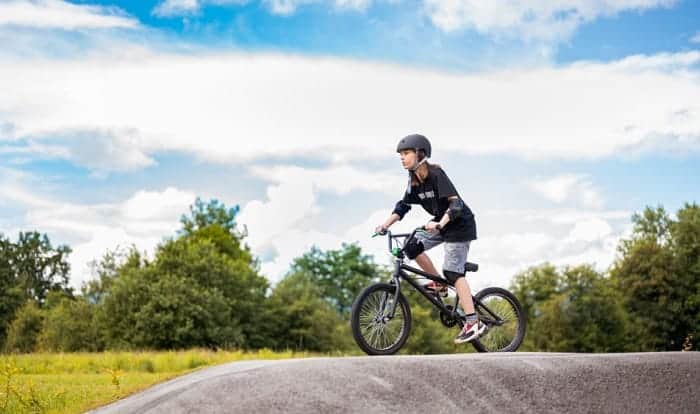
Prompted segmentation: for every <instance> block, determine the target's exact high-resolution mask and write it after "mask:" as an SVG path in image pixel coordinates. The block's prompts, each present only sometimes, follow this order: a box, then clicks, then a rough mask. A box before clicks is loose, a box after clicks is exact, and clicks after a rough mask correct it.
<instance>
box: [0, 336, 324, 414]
mask: <svg viewBox="0 0 700 414" xmlns="http://www.w3.org/2000/svg"><path fill="white" fill-rule="evenodd" d="M308 356H316V355H311V354H307V353H294V352H291V351H289V352H272V351H268V350H261V351H257V352H243V351H218V352H213V351H207V350H189V351H179V352H175V351H171V352H103V353H75V354H27V355H2V356H0V413H3V414H4V413H81V412H84V411H86V410H89V409H91V408H96V407H99V406H101V405H105V404H107V403H110V402H112V401H115V400H117V399H120V398H123V397H125V396H127V395H129V394H132V393H134V392H137V391H140V390H142V389H145V388H147V387H149V386H151V385H153V384H156V383H158V382H162V381H164V380H167V379H170V378H173V377H176V376H178V375H182V374H185V373H188V372H191V371H193V370H196V369H198V368H201V367H205V366H209V365H216V364H221V363H224V362H231V361H242V360H249V359H286V358H302V357H308Z"/></svg>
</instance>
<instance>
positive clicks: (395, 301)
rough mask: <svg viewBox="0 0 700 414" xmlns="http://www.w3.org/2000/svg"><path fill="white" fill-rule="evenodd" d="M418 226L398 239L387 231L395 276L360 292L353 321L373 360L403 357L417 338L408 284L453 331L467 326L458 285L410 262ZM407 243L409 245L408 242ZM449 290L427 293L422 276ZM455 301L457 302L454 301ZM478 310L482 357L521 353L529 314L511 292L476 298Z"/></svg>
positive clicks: (470, 266) (469, 266) (486, 292)
mask: <svg viewBox="0 0 700 414" xmlns="http://www.w3.org/2000/svg"><path fill="white" fill-rule="evenodd" d="M423 230H425V228H424V227H418V228H416V229H415V230H413V232H411V233H406V234H392V233H391V232H390V231H386V232H384V233H383V234H378V233H377V234H375V235H374V236H372V237H375V236H378V235H384V234H386V236H387V239H388V241H389V252H391V255H392V256H393V261H394V272H393V274H392V276H391V280H390V281H389V282H388V283H382V282H380V283H375V284H373V285H370V286H368V287H366V288H365V289H363V290H362V292H360V294H359V295H358V296H357V298H356V299H355V302H354V303H353V305H352V312H351V316H350V322H351V327H352V334H353V337H354V339H355V342H356V343H357V345H358V346H359V347H360V349H362V350H363V351H364V352H365V353H367V354H368V355H391V354H394V353H396V352H398V351H399V350H400V349H401V347H402V346H403V345H404V344H405V343H406V340H407V339H408V336H409V334H410V333H411V308H410V306H409V304H408V301H407V300H406V297H405V296H404V295H403V294H402V293H401V283H402V281H405V282H407V283H408V284H409V285H410V286H412V287H413V288H414V289H416V290H417V291H418V292H420V293H421V295H423V296H424V297H425V298H426V299H427V300H428V301H429V302H430V303H431V304H432V305H433V306H435V307H436V308H437V309H438V310H439V311H440V321H441V322H442V324H443V325H444V326H445V327H447V328H452V327H455V326H459V328H460V329H461V328H462V327H463V326H464V323H465V316H464V314H463V312H462V311H461V310H458V309H459V296H458V295H457V293H456V290H455V288H454V284H452V283H450V282H449V281H448V280H446V279H444V278H442V277H441V276H439V275H434V274H431V273H427V272H424V271H422V270H420V269H416V268H414V267H411V266H408V265H407V264H405V263H404V261H405V260H406V256H405V253H404V247H405V246H406V245H408V243H409V242H410V241H411V240H412V239H413V237H415V235H416V232H417V231H423ZM402 240H403V242H402ZM464 266H465V271H466V272H476V271H477V270H478V269H479V266H478V265H477V264H476V263H470V262H467V263H465V265H464ZM416 275H419V276H422V277H424V278H427V279H430V280H433V281H435V282H437V283H441V284H443V285H447V289H448V294H447V295H444V297H443V295H441V294H440V293H439V292H437V291H435V292H433V291H429V290H427V289H425V288H424V287H423V286H422V285H421V284H420V283H419V282H418V281H417V276H416ZM452 298H454V302H453V303H450V302H452ZM472 298H473V300H474V309H475V310H476V312H477V313H478V315H479V319H480V320H481V322H482V323H484V324H485V325H486V330H485V331H484V333H483V334H482V335H481V336H480V337H479V338H478V339H475V340H473V341H472V342H471V344H472V346H473V347H474V348H475V349H476V350H477V351H479V352H512V351H515V350H517V349H518V347H519V346H520V344H521V343H522V341H523V338H524V337H525V314H524V312H523V308H522V306H521V305H520V302H518V299H517V298H516V297H515V296H514V295H513V294H512V293H510V292H509V291H507V290H506V289H502V288H499V287H489V288H486V289H483V290H481V291H479V292H477V293H476V295H473V296H472Z"/></svg>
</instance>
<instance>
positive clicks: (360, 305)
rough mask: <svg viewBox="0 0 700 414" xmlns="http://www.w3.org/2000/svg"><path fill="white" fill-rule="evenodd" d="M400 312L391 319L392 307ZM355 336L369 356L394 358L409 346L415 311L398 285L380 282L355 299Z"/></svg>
mask: <svg viewBox="0 0 700 414" xmlns="http://www.w3.org/2000/svg"><path fill="white" fill-rule="evenodd" d="M394 302H396V311H395V313H394V316H393V317H390V315H389V312H390V311H391V308H392V306H393V305H392V304H393V303H394ZM350 323H351V326H352V335H353V337H354V338H355V342H357V345H358V346H359V347H360V349H362V350H363V351H364V352H365V353H367V354H368V355H391V354H395V353H396V352H398V350H399V349H401V347H402V346H403V345H404V344H405V343H406V339H408V335H409V333H410V332H411V309H410V308H409V306H408V302H407V301H406V298H404V296H403V295H402V294H399V296H398V297H396V286H393V285H390V284H388V283H377V284H374V285H371V286H369V287H367V288H365V289H364V290H363V291H362V292H361V293H360V295H359V296H358V297H357V299H355V303H353V305H352V314H351V317H350Z"/></svg>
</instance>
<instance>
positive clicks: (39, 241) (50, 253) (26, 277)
mask: <svg viewBox="0 0 700 414" xmlns="http://www.w3.org/2000/svg"><path fill="white" fill-rule="evenodd" d="M69 253H70V249H69V248H68V247H67V246H59V247H56V248H54V247H53V246H52V245H51V242H50V241H49V239H48V237H47V236H46V235H40V234H39V233H38V232H26V233H25V232H21V233H19V237H18V240H17V242H12V241H11V240H9V239H8V238H6V237H5V236H3V235H2V234H0V348H1V347H2V345H3V344H4V343H5V341H6V339H7V329H8V328H9V326H10V323H11V322H12V320H13V319H14V318H15V312H16V311H17V309H18V308H19V307H20V306H22V304H23V303H24V302H25V301H26V300H33V301H35V302H36V303H37V304H39V305H41V304H42V303H43V302H44V300H45V299H46V295H47V294H48V293H49V292H50V291H56V290H58V291H66V292H70V289H69V288H68V273H69V270H70V267H69V265H68V261H67V258H68V254H69Z"/></svg>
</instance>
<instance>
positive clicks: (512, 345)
mask: <svg viewBox="0 0 700 414" xmlns="http://www.w3.org/2000/svg"><path fill="white" fill-rule="evenodd" d="M475 297H476V298H477V299H478V300H479V301H481V302H482V303H484V304H486V305H487V306H489V303H488V302H489V298H501V299H504V300H505V301H506V302H505V303H507V304H508V305H510V306H509V307H510V310H509V311H512V312H513V314H514V316H515V318H514V319H513V320H512V321H514V322H516V323H517V326H516V327H515V329H514V332H515V335H514V336H513V338H512V339H511V340H510V341H509V342H508V343H507V344H504V345H503V346H501V345H496V341H495V340H494V338H497V336H495V335H493V334H498V335H501V336H502V335H505V334H507V333H508V330H511V329H512V328H513V327H512V325H507V324H508V322H511V320H508V321H507V322H506V324H504V325H503V326H497V325H492V326H488V325H487V326H488V328H489V329H488V331H487V332H485V333H484V334H483V335H482V337H480V338H479V339H476V340H474V341H472V346H473V347H474V349H476V350H477V351H479V352H515V351H516V350H517V349H518V348H519V347H520V345H521V344H522V343H523V339H524V338H525V329H526V319H525V313H524V312H523V307H522V306H521V305H520V302H519V301H518V298H516V297H515V295H513V294H512V293H510V292H509V291H507V290H505V289H502V288H498V287H490V288H486V289H484V290H482V291H480V292H479V293H477V294H476V296H475ZM492 307H493V306H489V309H491V310H492V311H493V312H495V313H496V314H499V313H507V312H503V311H499V310H498V309H492ZM499 307H501V306H499ZM476 310H477V312H478V313H479V314H480V315H479V316H480V317H481V315H482V314H485V313H486V312H485V311H484V310H483V309H481V307H480V306H477V309H476ZM485 316H486V315H485ZM489 316H490V315H489ZM499 317H503V316H502V315H499ZM484 319H486V318H484ZM489 335H491V336H490V337H489Z"/></svg>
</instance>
